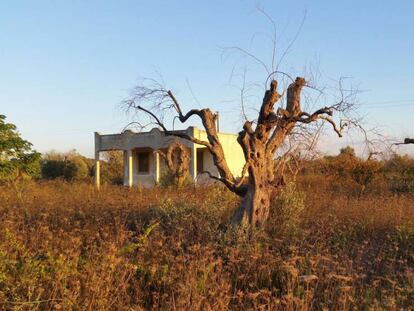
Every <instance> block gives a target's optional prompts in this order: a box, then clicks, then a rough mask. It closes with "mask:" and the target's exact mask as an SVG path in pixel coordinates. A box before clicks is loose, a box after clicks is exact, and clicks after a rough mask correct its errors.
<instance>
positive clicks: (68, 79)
mask: <svg viewBox="0 0 414 311" xmlns="http://www.w3.org/2000/svg"><path fill="white" fill-rule="evenodd" d="M257 6H260V7H262V8H263V9H264V10H265V11H266V12H267V13H268V14H269V15H270V16H272V18H273V19H274V20H275V22H276V24H277V38H278V46H277V53H279V54H277V55H276V56H278V55H279V56H280V54H281V53H282V51H283V50H284V49H285V48H286V47H287V46H288V45H289V42H290V41H291V40H292V39H293V38H294V37H295V33H296V31H297V29H298V27H299V25H300V23H301V20H302V18H303V16H304V14H305V11H306V19H305V23H304V26H303V28H302V30H301V32H300V34H299V36H298V38H297V40H296V41H295V43H294V45H293V47H292V49H291V50H290V51H289V53H288V54H287V56H286V57H285V58H284V60H283V62H282V64H281V69H283V70H284V71H288V72H290V73H292V75H300V74H302V73H303V71H304V68H305V66H308V65H309V64H316V63H318V64H319V65H318V67H319V70H320V71H321V74H322V76H323V77H324V78H323V79H325V80H329V79H334V78H339V77H340V76H346V77H352V82H353V83H354V84H355V85H358V86H359V88H360V89H361V90H363V91H364V92H362V93H361V94H360V95H359V102H360V103H361V104H362V107H361V110H360V112H361V114H363V115H365V119H366V122H367V124H369V126H372V125H376V126H380V127H381V128H382V129H383V132H384V133H385V134H387V135H390V136H395V137H404V136H410V135H411V136H414V128H413V115H414V88H413V84H414V78H413V72H414V61H413V55H414V54H413V51H414V18H413V16H414V2H413V1H408V0H407V1H301V0H298V1H247V0H246V1H242V0H240V1H80V0H78V1H41V0H37V1H18V0H13V1H12V0H10V1H8V0H3V1H1V2H0V113H1V114H5V115H6V116H7V117H8V121H9V122H12V123H15V124H16V125H17V126H18V128H19V130H20V132H21V133H22V135H23V136H24V137H25V138H26V139H28V140H30V141H31V142H33V144H34V146H35V148H36V149H38V150H39V151H41V152H44V151H48V150H51V149H55V150H58V151H67V150H69V149H73V148H75V149H77V150H78V151H79V152H81V153H83V154H85V155H88V156H92V154H93V132H94V131H100V132H102V133H109V132H118V131H120V130H121V129H122V128H123V127H124V125H125V124H126V123H127V122H128V119H129V118H128V117H127V116H125V114H124V113H123V112H122V110H121V109H120V107H119V102H120V101H121V100H122V99H123V98H125V97H126V96H127V95H128V92H129V90H130V89H131V88H132V87H133V86H134V84H135V83H136V82H137V81H138V79H139V78H140V77H157V75H158V74H161V75H162V77H163V80H164V81H165V82H166V84H167V86H168V87H169V88H171V89H173V90H175V92H176V93H177V95H178V97H179V98H180V100H181V101H182V102H183V106H184V108H185V109H188V108H190V107H192V106H195V107H200V106H209V107H212V108H213V109H215V110H219V111H222V114H221V115H222V117H221V118H222V121H221V124H222V128H223V130H225V131H231V132H235V131H237V130H239V128H240V126H241V123H240V122H238V121H239V115H240V114H239V111H238V107H239V104H238V102H237V99H238V93H237V89H235V88H234V87H232V86H231V85H230V84H236V85H237V84H238V85H240V84H241V82H240V81H237V79H233V81H232V82H231V83H230V82H229V77H230V76H231V73H232V72H233V68H236V69H237V70H236V72H240V71H241V70H244V69H246V72H247V76H248V79H249V81H256V82H260V83H262V82H263V81H264V79H265V78H266V74H265V72H264V71H263V70H261V68H260V67H259V66H257V65H256V64H254V63H253V62H252V61H250V60H248V59H245V58H242V57H240V55H237V54H236V53H225V54H224V56H225V57H223V48H225V47H228V46H239V47H242V48H244V49H246V50H249V51H251V52H252V53H254V54H255V55H257V56H258V57H260V58H261V59H263V60H264V61H265V62H266V63H270V60H271V56H272V55H271V43H270V40H269V35H271V34H272V28H271V25H270V24H269V22H268V21H267V20H266V18H264V16H263V15H262V14H261V13H260V12H259V11H258V10H257ZM235 65H236V67H234V66H235ZM235 77H236V76H235ZM190 89H191V91H190ZM257 96H259V97H260V96H262V94H261V93H258V94H257ZM257 104H259V101H257ZM354 139H355V138H354ZM331 141H332V140H328V143H327V142H325V144H324V148H325V150H327V151H331V152H337V148H338V144H337V143H332V144H331ZM352 141H353V139H352V138H345V139H343V140H341V141H340V144H341V145H344V144H347V143H350V142H352ZM332 150H333V151H332ZM403 151H404V149H403ZM406 151H408V149H407V150H406Z"/></svg>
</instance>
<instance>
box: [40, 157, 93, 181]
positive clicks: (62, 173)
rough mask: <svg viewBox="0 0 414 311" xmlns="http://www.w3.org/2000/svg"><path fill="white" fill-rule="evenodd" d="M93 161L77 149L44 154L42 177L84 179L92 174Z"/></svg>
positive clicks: (69, 179)
mask: <svg viewBox="0 0 414 311" xmlns="http://www.w3.org/2000/svg"><path fill="white" fill-rule="evenodd" d="M92 163H93V162H92V161H91V160H89V159H87V158H85V157H83V156H81V155H80V154H78V153H77V152H76V151H75V150H74V151H71V152H68V153H56V152H50V153H47V154H44V155H43V161H42V177H43V178H45V179H56V178H62V179H64V180H68V181H71V180H82V179H85V178H87V177H88V176H90V175H91V170H92Z"/></svg>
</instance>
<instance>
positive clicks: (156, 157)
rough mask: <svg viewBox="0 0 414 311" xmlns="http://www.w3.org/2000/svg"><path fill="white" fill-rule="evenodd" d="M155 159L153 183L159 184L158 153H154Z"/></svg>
mask: <svg viewBox="0 0 414 311" xmlns="http://www.w3.org/2000/svg"><path fill="white" fill-rule="evenodd" d="M154 157H155V183H157V184H158V183H159V182H160V154H159V153H158V152H155V153H154Z"/></svg>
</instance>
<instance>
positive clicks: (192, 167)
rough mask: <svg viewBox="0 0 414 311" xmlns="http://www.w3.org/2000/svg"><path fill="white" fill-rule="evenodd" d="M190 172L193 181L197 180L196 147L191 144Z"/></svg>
mask: <svg viewBox="0 0 414 311" xmlns="http://www.w3.org/2000/svg"><path fill="white" fill-rule="evenodd" d="M190 174H191V176H193V180H194V182H196V180H197V148H196V145H195V144H193V146H192V148H191V161H190Z"/></svg>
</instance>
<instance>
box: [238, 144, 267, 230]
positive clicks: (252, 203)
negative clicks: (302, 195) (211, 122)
mask: <svg viewBox="0 0 414 311" xmlns="http://www.w3.org/2000/svg"><path fill="white" fill-rule="evenodd" d="M255 147H256V148H254V150H255V151H254V152H251V154H250V156H251V158H250V159H249V163H250V165H249V177H248V178H249V182H248V186H247V192H246V194H245V196H243V198H242V200H241V202H240V206H239V208H238V209H237V210H236V212H235V214H234V215H233V219H232V223H234V224H240V223H244V222H247V223H249V224H251V225H253V226H260V225H261V224H263V223H264V222H265V221H266V219H267V218H268V216H269V211H270V207H271V199H272V197H273V191H274V189H275V187H274V186H273V185H272V184H271V182H272V181H271V180H269V176H271V174H269V173H270V171H271V170H272V169H273V159H272V157H265V152H264V147H263V148H260V144H257V145H256V146H255ZM258 147H259V148H258Z"/></svg>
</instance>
